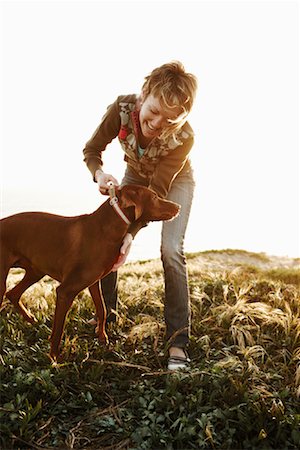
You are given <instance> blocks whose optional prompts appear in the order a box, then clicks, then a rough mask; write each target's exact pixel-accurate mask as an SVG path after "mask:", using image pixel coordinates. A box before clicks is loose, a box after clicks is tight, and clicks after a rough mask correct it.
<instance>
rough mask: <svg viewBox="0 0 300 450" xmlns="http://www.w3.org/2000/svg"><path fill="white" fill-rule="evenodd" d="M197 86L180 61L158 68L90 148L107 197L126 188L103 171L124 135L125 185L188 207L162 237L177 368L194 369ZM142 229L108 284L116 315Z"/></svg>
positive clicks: (117, 106) (109, 115) (112, 111)
mask: <svg viewBox="0 0 300 450" xmlns="http://www.w3.org/2000/svg"><path fill="white" fill-rule="evenodd" d="M196 89H197V79H196V77H195V76H194V75H192V74H190V73H187V72H186V71H185V68H184V66H183V65H182V63H180V62H179V61H172V62H171V63H167V64H164V65H162V66H160V67H158V68H156V69H154V70H153V71H152V72H151V73H150V75H148V76H146V78H145V82H144V84H143V86H142V91H141V94H140V95H136V94H132V95H121V96H119V97H118V98H117V100H116V101H115V102H114V103H113V104H112V105H110V106H109V107H108V109H107V112H106V114H105V115H104V117H103V118H102V121H101V123H100V125H99V127H98V128H97V129H96V131H95V133H94V134H93V136H92V138H91V139H90V140H89V141H88V142H87V144H86V146H85V148H84V150H83V153H84V161H85V162H86V164H87V166H88V168H89V170H90V171H91V173H92V176H93V179H94V181H95V182H97V184H98V188H99V191H100V192H101V193H102V194H107V188H108V185H107V183H108V182H110V181H111V182H113V183H114V184H115V185H117V186H118V185H119V183H118V181H117V180H116V179H115V178H114V176H113V175H111V174H107V173H105V172H104V171H103V170H102V166H103V162H102V158H101V154H102V152H103V151H104V150H105V149H106V147H107V145H108V144H109V143H110V142H111V141H112V140H113V139H114V138H116V137H118V139H119V142H120V144H121V147H122V149H123V151H124V152H125V157H124V159H125V161H126V163H127V165H126V172H125V175H124V178H123V180H122V183H121V185H125V184H139V185H144V186H147V187H149V188H151V189H153V190H154V191H155V192H156V193H157V194H158V195H159V196H161V197H163V198H167V199H168V200H172V201H174V202H176V203H179V204H180V205H181V211H180V215H179V216H178V217H177V218H176V219H174V220H173V221H171V222H164V223H163V226H162V234H161V259H162V263H163V268H164V277H165V311H164V314H165V322H166V338H167V339H168V344H169V359H168V369H169V370H176V369H180V368H186V367H188V363H189V359H188V356H187V352H186V347H187V344H188V342H189V334H190V303H189V291H188V280H187V268H186V260H185V256H184V251H183V243H184V236H185V231H186V227H187V223H188V219H189V213H190V209H191V204H192V198H193V191H194V185H195V184H194V178H193V171H192V168H191V162H190V159H189V153H190V151H191V148H192V146H193V143H194V133H193V130H192V128H191V127H190V125H189V124H188V122H187V121H186V120H187V116H188V114H189V112H190V111H191V108H192V105H193V101H194V98H195V94H196ZM141 226H142V225H139V226H137V224H134V223H133V224H132V225H130V228H129V230H128V231H129V232H128V234H127V235H126V236H125V238H124V241H123V245H122V247H121V249H120V257H119V260H118V262H117V263H116V265H115V266H114V272H112V273H110V274H109V275H108V276H107V277H106V278H104V279H103V280H102V281H101V284H102V292H103V295H104V298H105V302H106V305H107V308H108V311H110V309H112V308H113V309H116V301H117V287H116V286H117V275H116V272H115V271H116V270H117V269H118V267H120V266H121V265H122V264H123V263H124V262H125V260H126V257H127V255H128V253H129V249H130V246H131V242H132V239H133V238H134V236H135V235H136V233H137V232H138V231H139V229H140V228H141Z"/></svg>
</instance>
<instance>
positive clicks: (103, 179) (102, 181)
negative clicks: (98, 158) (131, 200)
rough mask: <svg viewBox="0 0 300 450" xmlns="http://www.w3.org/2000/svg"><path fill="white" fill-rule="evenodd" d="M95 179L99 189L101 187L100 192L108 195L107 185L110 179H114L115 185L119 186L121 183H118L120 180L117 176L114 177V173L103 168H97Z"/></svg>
mask: <svg viewBox="0 0 300 450" xmlns="http://www.w3.org/2000/svg"><path fill="white" fill-rule="evenodd" d="M95 179H96V181H97V184H98V189H99V191H100V193H101V194H103V195H107V194H108V185H107V183H108V182H109V181H112V182H113V184H114V185H115V186H119V183H118V181H117V180H116V178H115V177H113V176H112V175H110V174H108V173H104V172H102V170H96V173H95Z"/></svg>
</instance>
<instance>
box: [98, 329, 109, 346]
mask: <svg viewBox="0 0 300 450" xmlns="http://www.w3.org/2000/svg"><path fill="white" fill-rule="evenodd" d="M98 340H99V342H101V344H104V345H108V344H109V339H108V336H107V334H106V333H105V332H102V333H99V334H98Z"/></svg>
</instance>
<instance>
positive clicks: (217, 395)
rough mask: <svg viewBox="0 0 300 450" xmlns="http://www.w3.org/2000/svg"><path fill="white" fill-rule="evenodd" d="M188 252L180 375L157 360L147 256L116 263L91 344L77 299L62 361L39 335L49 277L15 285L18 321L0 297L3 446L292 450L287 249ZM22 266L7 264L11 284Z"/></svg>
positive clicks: (158, 311) (293, 280) (294, 374)
mask: <svg viewBox="0 0 300 450" xmlns="http://www.w3.org/2000/svg"><path fill="white" fill-rule="evenodd" d="M187 256H188V260H187V261H188V268H189V286H190V292H191V308H192V317H193V320H192V337H191V343H190V347H189V353H190V356H191V359H192V369H191V371H190V372H189V373H177V374H176V373H174V374H172V373H169V372H167V371H166V370H165V367H166V355H165V344H164V320H163V302H162V299H163V274H162V270H161V265H160V262H159V261H156V260H153V261H147V262H140V263H139V262H137V263H129V264H127V265H125V266H124V267H123V268H122V269H121V270H120V280H119V296H120V305H119V310H118V322H117V323H116V324H110V325H109V326H108V334H109V337H110V345H109V346H108V347H103V346H101V345H100V344H99V343H98V341H97V340H96V339H95V337H94V330H93V329H92V328H91V327H90V326H89V325H88V323H87V321H88V320H89V319H90V317H91V315H92V314H93V305H92V302H91V299H90V297H89V295H88V293H87V291H84V292H82V293H81V294H80V295H79V296H78V298H77V299H76V300H75V302H74V304H73V306H72V309H71V311H70V313H69V316H68V319H67V323H66V329H65V335H64V340H63V355H62V356H63V362H62V363H60V364H51V362H50V360H49V358H48V356H47V352H48V351H49V341H48V336H49V335H50V331H51V324H52V317H53V312H54V306H55V286H56V284H55V283H54V282H53V281H52V280H50V279H49V278H47V277H46V278H44V279H43V280H42V281H41V282H39V283H37V284H36V285H34V286H33V287H31V288H30V289H28V291H27V292H26V293H25V294H24V303H26V305H27V306H28V308H30V310H31V311H32V312H33V313H34V314H35V315H36V317H37V319H38V324H37V326H30V325H29V324H27V323H25V322H24V321H23V319H22V318H21V317H19V316H18V315H17V314H16V313H15V312H14V310H13V308H12V307H11V305H10V304H9V303H8V302H7V301H4V303H3V305H2V311H1V316H0V329H1V337H0V343H1V354H0V371H1V372H0V377H1V387H0V389H1V390H0V394H1V403H0V432H1V435H0V448H1V449H3V450H4V449H19V448H20V449H21V448H24V449H25V448H26V449H27V448H28V449H30V448H35V449H42V448H44V449H52V448H55V449H72V448H74V449H107V450H108V449H151V450H153V449H169V450H172V449H201V448H203V449H205V448H213V449H296V448H297V449H298V448H299V445H300V429H299V424H300V403H299V399H300V364H299V361H300V302H299V269H298V260H291V261H290V264H289V266H287V264H286V261H284V264H282V265H280V264H278V259H277V260H276V264H273V266H272V260H271V259H270V258H269V257H267V256H266V255H262V254H253V253H251V254H250V253H249V254H248V253H247V252H241V251H233V250H228V251H223V252H204V253H200V254H199V253H197V254H191V255H187ZM21 276H22V271H17V270H15V271H12V272H11V274H10V278H9V285H11V286H12V285H14V284H15V283H16V282H17V280H18V279H20V278H21Z"/></svg>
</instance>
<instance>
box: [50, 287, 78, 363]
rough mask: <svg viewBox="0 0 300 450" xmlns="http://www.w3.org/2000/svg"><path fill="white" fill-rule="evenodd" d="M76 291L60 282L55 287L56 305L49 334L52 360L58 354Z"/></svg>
mask: <svg viewBox="0 0 300 450" xmlns="http://www.w3.org/2000/svg"><path fill="white" fill-rule="evenodd" d="M78 292H79V291H76V292H74V290H73V289H72V290H71V289H70V287H68V286H67V285H66V284H61V285H60V286H59V287H58V288H57V289H56V297H57V298H56V307H55V312H54V320H53V327H52V333H51V336H50V341H51V349H50V357H51V358H52V359H54V360H56V359H57V357H58V355H59V347H60V342H61V337H62V334H63V331H64V326H65V320H66V316H67V313H68V311H69V309H70V307H71V305H72V303H73V300H74V298H75V296H76V295H77V294H78Z"/></svg>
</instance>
